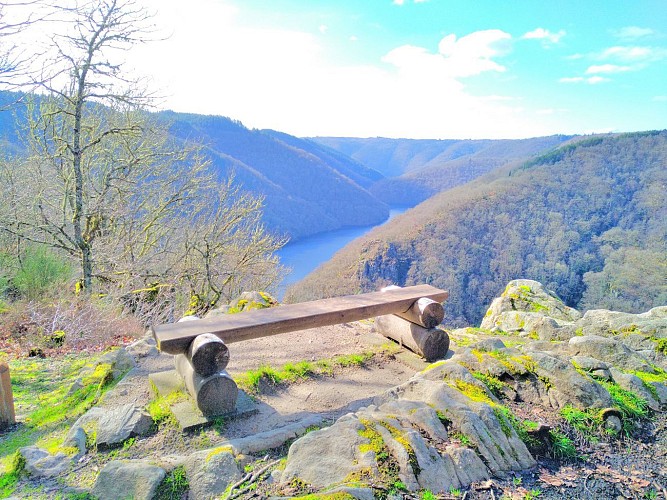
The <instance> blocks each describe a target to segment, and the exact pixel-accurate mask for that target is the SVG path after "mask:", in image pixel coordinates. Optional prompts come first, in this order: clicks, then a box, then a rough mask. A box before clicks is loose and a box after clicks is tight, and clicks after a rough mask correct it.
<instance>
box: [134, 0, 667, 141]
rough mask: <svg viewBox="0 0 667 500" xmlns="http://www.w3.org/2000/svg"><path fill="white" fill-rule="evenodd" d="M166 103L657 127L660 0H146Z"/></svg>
mask: <svg viewBox="0 0 667 500" xmlns="http://www.w3.org/2000/svg"><path fill="white" fill-rule="evenodd" d="M142 1H143V2H145V3H146V5H148V6H149V7H150V8H153V9H154V10H155V11H156V12H157V17H156V19H155V22H156V24H157V25H158V27H159V28H160V30H161V31H162V33H165V34H168V35H169V38H168V39H166V40H164V41H159V42H153V43H151V44H149V45H147V46H145V47H139V48H137V49H133V50H132V52H131V61H130V62H131V63H132V65H133V66H134V67H136V68H137V70H138V71H141V72H143V73H144V74H146V75H148V76H150V77H151V78H152V85H153V86H155V87H156V88H158V89H160V92H161V93H162V94H163V95H164V96H165V99H164V101H163V103H162V107H165V108H170V109H175V110H177V111H191V112H197V113H206V114H218V115H224V116H230V117H232V118H234V119H238V120H240V121H242V122H243V123H244V124H245V125H246V126H248V127H251V128H273V129H277V130H280V131H283V132H287V133H290V134H294V135H298V136H313V135H338V136H361V137H374V136H384V137H409V138H518V137H533V136H539V135H549V134H555V133H568V134H570V133H593V132H608V131H634V130H647V129H662V128H665V127H667V4H666V3H665V0H633V1H629V0H624V1H619V0H577V1H572V0H558V1H551V2H548V1H540V0H518V1H516V0H507V1H498V0H482V1H475V0H421V1H418V0H402V1H401V0H393V1H392V0H363V1H362V0H357V1H349V0H348V1H344V0H308V1H297V0H189V1H188V2H183V1H181V0H178V1H176V0H159V1H158V0H142Z"/></svg>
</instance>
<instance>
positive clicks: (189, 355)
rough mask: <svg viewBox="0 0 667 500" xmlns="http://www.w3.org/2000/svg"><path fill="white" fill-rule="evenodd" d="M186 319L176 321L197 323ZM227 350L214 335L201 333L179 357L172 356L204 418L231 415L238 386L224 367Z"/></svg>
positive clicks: (227, 356)
mask: <svg viewBox="0 0 667 500" xmlns="http://www.w3.org/2000/svg"><path fill="white" fill-rule="evenodd" d="M197 319H199V318H197V317H196V316H186V317H185V318H181V320H180V321H193V320H197ZM227 363H229V349H228V348H227V346H226V345H225V343H224V342H223V341H222V340H221V339H220V338H219V337H217V336H216V335H213V334H211V333H204V334H201V335H198V336H197V337H195V338H194V340H193V341H192V342H191V343H190V345H189V346H188V348H187V350H186V351H185V353H183V354H177V355H176V356H175V357H174V364H175V365H176V371H177V372H178V374H179V375H180V376H181V377H182V378H183V382H184V384H185V387H186V388H187V390H188V392H189V393H190V395H191V396H192V398H193V399H194V400H195V402H196V403H197V407H198V408H199V409H200V410H201V412H202V414H203V415H204V416H205V417H215V416H217V415H224V414H227V413H232V412H234V410H235V409H236V399H237V398H238V393H239V390H238V387H237V386H236V382H234V380H233V379H232V377H231V376H230V375H229V373H227V371H226V370H225V368H226V367H227Z"/></svg>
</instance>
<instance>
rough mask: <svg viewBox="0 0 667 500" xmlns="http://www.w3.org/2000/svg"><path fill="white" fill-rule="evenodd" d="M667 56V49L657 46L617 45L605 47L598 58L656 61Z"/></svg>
mask: <svg viewBox="0 0 667 500" xmlns="http://www.w3.org/2000/svg"><path fill="white" fill-rule="evenodd" d="M666 56H667V49H662V48H655V47H639V46H634V47H628V46H622V45H617V46H614V47H609V48H608V49H605V50H604V51H603V52H602V53H601V54H599V55H598V56H597V58H598V59H601V60H605V59H616V60H619V61H655V60H659V59H662V58H664V57H666Z"/></svg>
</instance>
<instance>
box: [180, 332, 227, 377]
mask: <svg viewBox="0 0 667 500" xmlns="http://www.w3.org/2000/svg"><path fill="white" fill-rule="evenodd" d="M187 357H188V359H189V360H190V363H191V364H192V368H193V369H194V370H195V372H197V373H198V374H199V375H201V376H202V377H208V376H209V375H213V374H214V373H218V372H221V371H222V370H224V369H225V368H227V364H228V363H229V348H228V347H227V346H226V345H225V343H224V342H223V341H222V340H221V339H220V338H219V337H217V336H215V335H213V334H212V333H204V334H202V335H198V336H197V337H195V339H194V340H193V341H192V343H191V344H190V347H189V348H188V352H187Z"/></svg>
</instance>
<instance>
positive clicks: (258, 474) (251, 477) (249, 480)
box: [225, 459, 280, 500]
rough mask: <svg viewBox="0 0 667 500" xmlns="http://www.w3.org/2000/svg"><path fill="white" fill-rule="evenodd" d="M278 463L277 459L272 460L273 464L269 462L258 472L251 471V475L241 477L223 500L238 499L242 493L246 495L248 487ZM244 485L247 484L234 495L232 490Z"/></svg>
mask: <svg viewBox="0 0 667 500" xmlns="http://www.w3.org/2000/svg"><path fill="white" fill-rule="evenodd" d="M279 462H280V459H278V460H274V461H273V462H270V463H268V464H266V465H265V466H264V467H262V468H261V469H259V470H258V471H253V472H252V473H250V472H249V473H248V474H246V475H245V476H243V478H242V479H241V480H240V481H238V482H237V483H236V484H234V485H233V486H232V487H231V488H230V490H229V493H228V494H227V496H226V497H225V500H233V499H234V498H238V497H240V496H241V495H243V494H244V493H246V492H247V491H249V490H250V487H251V486H252V485H253V484H254V483H255V482H257V480H258V479H259V478H261V477H262V476H263V475H264V474H265V473H266V471H268V470H269V469H270V468H271V467H273V466H274V465H277V464H278V463H279ZM244 483H247V484H246V485H245V487H243V488H241V489H240V490H239V491H237V492H236V493H234V490H235V489H236V488H238V487H239V486H241V485H242V484H244Z"/></svg>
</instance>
